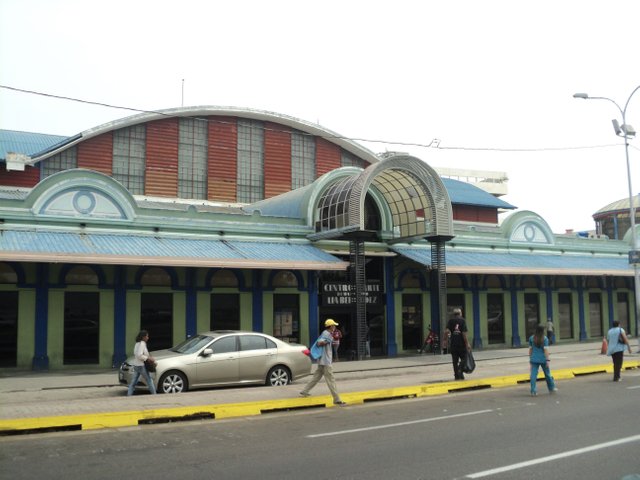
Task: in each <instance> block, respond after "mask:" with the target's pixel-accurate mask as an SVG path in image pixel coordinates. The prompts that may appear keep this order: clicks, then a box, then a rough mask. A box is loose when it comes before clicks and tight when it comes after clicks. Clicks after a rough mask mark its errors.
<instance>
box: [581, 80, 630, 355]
mask: <svg viewBox="0 0 640 480" xmlns="http://www.w3.org/2000/svg"><path fill="white" fill-rule="evenodd" d="M638 90H640V85H638V86H637V87H636V88H635V89H634V90H633V91H632V92H631V95H629V98H627V102H626V103H625V104H624V108H621V107H620V105H618V104H617V103H616V102H615V101H614V100H612V99H610V98H607V97H590V96H589V95H588V94H586V93H574V94H573V98H582V99H584V100H607V101H609V102H611V103H613V104H614V105H615V106H616V107H617V108H618V110H619V111H620V114H621V115H622V125H620V124H619V123H618V121H617V120H616V119H613V120H612V123H613V129H614V131H615V132H616V135H618V136H619V137H622V138H624V152H625V155H626V158H627V180H628V183H629V221H630V223H631V239H632V244H633V250H632V251H630V252H629V263H631V264H633V272H634V284H635V297H636V336H638V337H639V340H638V341H639V343H640V334H639V332H638V321H639V318H640V270H639V269H638V263H639V262H640V258H639V257H640V251H639V250H640V247H639V246H638V233H637V232H636V209H635V205H634V202H633V189H632V188H631V166H630V164H629V140H630V139H632V138H633V137H635V136H636V131H635V130H634V129H633V127H632V126H631V125H628V124H627V107H628V106H629V101H630V100H631V97H633V94H634V93H636V92H637V91H638Z"/></svg>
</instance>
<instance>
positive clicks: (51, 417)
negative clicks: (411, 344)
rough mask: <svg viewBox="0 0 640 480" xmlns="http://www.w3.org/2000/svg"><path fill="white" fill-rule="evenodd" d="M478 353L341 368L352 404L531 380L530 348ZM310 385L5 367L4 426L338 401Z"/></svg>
mask: <svg viewBox="0 0 640 480" xmlns="http://www.w3.org/2000/svg"><path fill="white" fill-rule="evenodd" d="M551 351H552V369H553V370H554V375H556V378H557V379H558V381H559V382H560V383H562V382H563V381H565V380H566V379H569V378H573V377H574V375H575V374H576V373H578V374H580V373H591V372H604V371H605V370H606V369H607V368H608V369H609V371H610V368H611V365H610V364H611V361H610V359H609V358H608V357H606V356H602V355H600V345H599V344H598V343H583V344H570V345H560V346H553V347H552V349H551ZM475 357H476V360H477V365H478V366H477V369H476V371H475V372H474V373H473V374H472V375H470V376H468V380H466V381H464V382H452V381H451V377H452V369H451V365H450V361H449V357H448V356H441V355H415V356H406V357H398V358H393V359H375V360H365V361H360V362H339V363H337V364H336V365H335V371H336V377H337V380H338V388H339V390H340V391H341V393H342V396H343V399H344V400H346V401H347V402H349V403H352V404H354V403H355V404H361V403H363V402H366V401H369V400H374V399H380V398H390V397H398V396H407V397H411V396H423V395H427V396H428V395H441V394H444V393H447V392H449V391H454V390H457V389H460V388H480V387H491V388H493V387H500V386H503V385H514V384H518V382H526V379H527V375H528V357H527V349H525V348H520V349H505V350H484V351H478V352H475ZM625 359H626V365H627V366H629V367H639V366H640V361H639V360H638V359H639V357H638V356H637V355H627V356H626V357H625ZM603 375H608V374H604V373H603ZM304 383H305V379H301V380H299V381H298V382H296V383H294V384H293V385H289V386H286V387H279V388H269V387H245V388H227V389H212V390H204V391H197V392H188V393H186V394H179V395H156V396H152V395H148V394H146V393H141V394H138V395H135V396H134V397H132V398H130V397H126V396H125V389H124V388H123V387H120V386H118V385H117V376H116V372H115V371H113V370H106V371H105V370H94V371H83V372H78V371H67V372H51V373H34V372H13V373H12V374H9V375H8V374H6V373H5V376H4V377H2V378H1V379H0V430H4V431H7V430H12V429H16V428H19V429H25V428H30V429H37V428H46V427H48V426H56V425H80V426H81V428H104V427H109V426H111V427H117V426H122V425H132V424H134V425H135V424H137V423H138V422H139V421H148V420H149V419H151V420H152V419H154V418H166V417H173V418H177V417H181V416H187V417H188V416H190V415H191V416H193V415H194V414H195V413H201V412H209V414H210V415H214V416H215V418H225V417H229V416H247V415H256V414H260V413H262V412H264V411H265V410H266V411H273V410H282V409H291V408H304V407H310V406H330V405H331V401H330V396H329V395H328V390H327V388H326V386H325V385H324V384H323V383H321V384H319V385H318V386H317V387H316V389H314V390H313V391H312V394H313V396H312V397H310V398H308V399H301V398H298V392H299V390H300V388H301V386H302V385H303V384H304ZM523 388H525V389H526V386H523ZM83 415H84V417H83ZM26 420H29V421H26Z"/></svg>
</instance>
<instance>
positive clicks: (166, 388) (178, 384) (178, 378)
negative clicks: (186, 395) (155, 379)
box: [158, 371, 189, 393]
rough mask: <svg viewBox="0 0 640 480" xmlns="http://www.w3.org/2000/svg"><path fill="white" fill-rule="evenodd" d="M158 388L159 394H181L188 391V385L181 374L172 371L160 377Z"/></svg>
mask: <svg viewBox="0 0 640 480" xmlns="http://www.w3.org/2000/svg"><path fill="white" fill-rule="evenodd" d="M158 386H159V387H160V389H159V390H160V392H161V393H182V392H186V391H187V390H188V388H189V383H188V382H187V377H186V376H185V375H184V374H183V373H181V372H177V371H173V372H167V373H165V374H164V375H162V378H161V379H160V383H159V384H158Z"/></svg>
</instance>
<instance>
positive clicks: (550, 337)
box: [547, 317, 555, 345]
mask: <svg viewBox="0 0 640 480" xmlns="http://www.w3.org/2000/svg"><path fill="white" fill-rule="evenodd" d="M547 339H548V340H549V345H553V340H554V339H555V336H554V335H553V322H552V321H551V317H549V318H548V319H547Z"/></svg>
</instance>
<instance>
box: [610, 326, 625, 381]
mask: <svg viewBox="0 0 640 480" xmlns="http://www.w3.org/2000/svg"><path fill="white" fill-rule="evenodd" d="M607 340H608V347H607V355H609V356H610V357H611V360H612V361H613V381H614V382H619V381H620V370H622V361H623V360H624V350H625V347H626V348H627V349H628V350H629V353H631V344H629V339H628V338H627V334H626V332H625V331H624V328H622V327H621V326H620V322H619V321H618V320H614V321H613V327H612V328H610V329H609V331H608V332H607Z"/></svg>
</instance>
